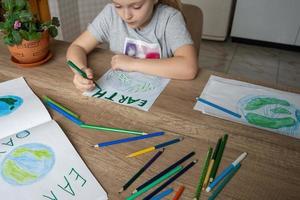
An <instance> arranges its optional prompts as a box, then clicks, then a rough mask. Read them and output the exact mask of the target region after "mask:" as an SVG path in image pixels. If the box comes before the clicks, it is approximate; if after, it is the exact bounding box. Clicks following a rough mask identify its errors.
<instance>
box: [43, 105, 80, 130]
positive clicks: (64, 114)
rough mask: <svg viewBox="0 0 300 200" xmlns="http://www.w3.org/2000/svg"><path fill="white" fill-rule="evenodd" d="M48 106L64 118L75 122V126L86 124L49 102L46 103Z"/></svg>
mask: <svg viewBox="0 0 300 200" xmlns="http://www.w3.org/2000/svg"><path fill="white" fill-rule="evenodd" d="M46 104H47V106H48V107H50V108H52V109H53V110H55V111H56V112H58V113H59V114H61V115H62V116H64V117H66V118H67V119H69V120H70V121H72V122H74V123H75V124H77V125H79V126H80V125H82V124H84V122H83V121H81V120H80V119H78V118H76V117H74V116H73V115H70V114H69V113H67V112H65V111H64V110H62V109H60V108H59V107H57V106H56V105H54V104H52V103H50V102H49V101H48V102H46Z"/></svg>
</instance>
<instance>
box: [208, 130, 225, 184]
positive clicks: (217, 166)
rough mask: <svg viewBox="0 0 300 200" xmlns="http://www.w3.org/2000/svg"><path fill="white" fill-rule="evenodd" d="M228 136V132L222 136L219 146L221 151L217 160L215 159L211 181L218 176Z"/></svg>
mask: <svg viewBox="0 0 300 200" xmlns="http://www.w3.org/2000/svg"><path fill="white" fill-rule="evenodd" d="M227 138H228V135H227V134H225V135H224V136H223V138H222V141H221V144H220V148H219V151H218V153H217V157H216V160H215V162H214V165H213V167H212V170H211V174H210V178H209V182H212V181H213V180H214V178H215V177H216V174H217V171H218V168H219V165H220V162H221V159H222V156H223V152H224V149H225V146H226V142H227Z"/></svg>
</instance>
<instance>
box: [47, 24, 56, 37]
mask: <svg viewBox="0 0 300 200" xmlns="http://www.w3.org/2000/svg"><path fill="white" fill-rule="evenodd" d="M48 32H49V35H50V36H51V37H53V38H54V37H56V36H57V34H58V31H57V28H56V27H55V26H50V27H49V29H48Z"/></svg>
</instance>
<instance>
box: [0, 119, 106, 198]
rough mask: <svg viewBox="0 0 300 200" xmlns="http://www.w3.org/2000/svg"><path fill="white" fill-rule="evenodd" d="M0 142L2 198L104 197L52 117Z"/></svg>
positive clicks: (103, 192) (100, 188)
mask: <svg viewBox="0 0 300 200" xmlns="http://www.w3.org/2000/svg"><path fill="white" fill-rule="evenodd" d="M0 143H1V145H0V163H1V167H0V169H1V179H0V185H1V187H0V194H2V196H3V197H4V196H5V199H7V200H15V199H24V200H33V199H64V200H67V199H74V200H78V199H99V200H106V199H107V196H106V193H105V191H104V190H103V189H102V187H101V186H100V184H99V183H98V182H97V180H96V179H95V178H94V177H93V176H92V174H91V173H90V172H89V170H88V169H87V166H86V165H85V164H84V162H83V161H82V160H81V158H80V157H79V155H78V154H77V153H76V151H75V149H74V148H73V146H72V144H71V143H70V142H69V140H68V139H67V137H66V136H65V134H64V133H63V131H62V130H61V129H60V127H59V126H58V125H57V124H56V122H55V121H50V122H48V123H45V124H42V125H40V126H36V127H34V128H32V129H28V130H27V131H25V132H20V133H18V134H16V135H12V136H9V137H7V138H4V139H1V140H0ZM16 173H17V174H16Z"/></svg>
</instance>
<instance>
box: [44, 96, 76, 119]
mask: <svg viewBox="0 0 300 200" xmlns="http://www.w3.org/2000/svg"><path fill="white" fill-rule="evenodd" d="M43 98H44V100H45V101H49V102H51V103H52V104H54V105H56V106H57V107H59V108H61V109H62V110H64V111H65V112H67V113H69V114H70V115H72V116H73V117H76V118H77V119H79V116H78V115H76V114H75V113H73V112H72V111H71V110H69V109H68V108H66V107H64V106H62V105H60V104H59V103H57V102H55V101H54V100H52V99H50V98H49V97H47V96H44V97H43Z"/></svg>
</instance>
